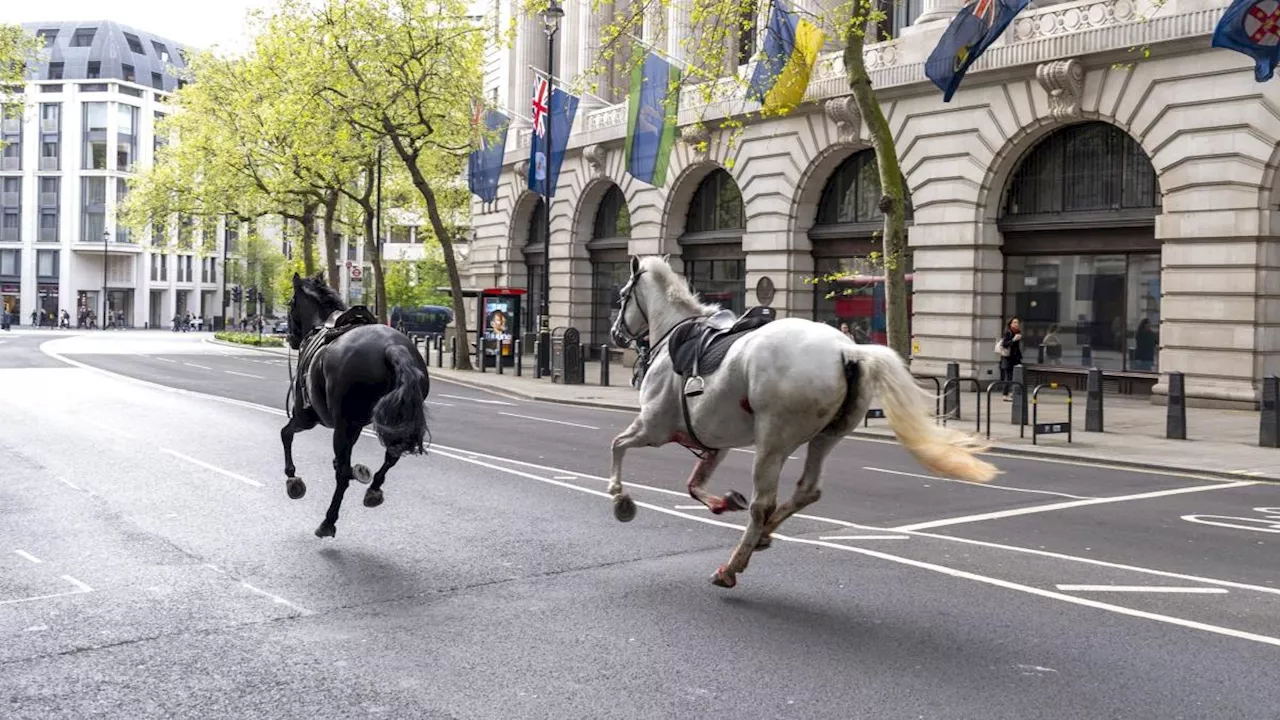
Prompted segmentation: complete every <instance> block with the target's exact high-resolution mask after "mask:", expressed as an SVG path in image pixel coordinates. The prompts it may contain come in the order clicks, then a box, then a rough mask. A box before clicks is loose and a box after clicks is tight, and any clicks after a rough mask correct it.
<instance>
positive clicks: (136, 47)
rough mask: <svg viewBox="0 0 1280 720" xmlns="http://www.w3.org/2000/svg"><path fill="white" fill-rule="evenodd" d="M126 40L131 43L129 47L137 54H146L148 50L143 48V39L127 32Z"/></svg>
mask: <svg viewBox="0 0 1280 720" xmlns="http://www.w3.org/2000/svg"><path fill="white" fill-rule="evenodd" d="M124 41H125V42H127V43H129V49H130V50H131V51H133V52H134V53H135V54H137V55H146V54H147V51H146V50H143V49H142V41H141V40H139V39H138V36H137V35H134V34H133V33H125V34H124Z"/></svg>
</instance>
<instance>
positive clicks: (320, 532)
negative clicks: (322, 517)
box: [316, 522, 338, 538]
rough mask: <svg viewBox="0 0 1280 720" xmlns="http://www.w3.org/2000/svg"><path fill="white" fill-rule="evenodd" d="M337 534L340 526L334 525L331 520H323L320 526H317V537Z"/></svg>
mask: <svg viewBox="0 0 1280 720" xmlns="http://www.w3.org/2000/svg"><path fill="white" fill-rule="evenodd" d="M337 534H338V528H336V527H334V526H333V525H332V524H331V523H329V522H322V523H320V527H318V528H316V537H319V538H326V537H334V536H335V535H337Z"/></svg>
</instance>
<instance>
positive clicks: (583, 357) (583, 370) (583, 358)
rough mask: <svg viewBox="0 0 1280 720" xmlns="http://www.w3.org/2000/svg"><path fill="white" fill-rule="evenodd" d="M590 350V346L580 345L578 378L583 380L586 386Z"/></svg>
mask: <svg viewBox="0 0 1280 720" xmlns="http://www.w3.org/2000/svg"><path fill="white" fill-rule="evenodd" d="M590 349H591V345H590V344H588V343H584V342H579V343H578V377H580V378H582V384H584V385H585V384H586V383H587V351H588V350H590Z"/></svg>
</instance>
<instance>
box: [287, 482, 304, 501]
mask: <svg viewBox="0 0 1280 720" xmlns="http://www.w3.org/2000/svg"><path fill="white" fill-rule="evenodd" d="M284 491H285V492H287V493H289V499H290V500H298V499H300V498H301V497H302V496H303V495H306V494H307V484H306V483H304V482H302V478H296V477H291V478H289V479H288V480H285V481H284Z"/></svg>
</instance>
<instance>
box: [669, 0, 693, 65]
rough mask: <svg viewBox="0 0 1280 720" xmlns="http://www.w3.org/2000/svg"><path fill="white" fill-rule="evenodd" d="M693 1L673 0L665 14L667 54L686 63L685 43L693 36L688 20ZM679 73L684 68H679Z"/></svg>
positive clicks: (691, 23) (691, 25) (691, 24)
mask: <svg viewBox="0 0 1280 720" xmlns="http://www.w3.org/2000/svg"><path fill="white" fill-rule="evenodd" d="M692 2H693V0H674V2H672V3H671V6H670V8H669V9H668V13H667V44H666V49H667V54H668V55H670V56H671V57H673V58H675V59H676V60H678V61H679V62H680V63H684V62H686V60H685V57H686V55H687V53H686V51H685V43H686V42H687V41H688V39H689V37H690V36H691V35H692V34H693V22H692V21H691V20H690V8H691V7H692ZM680 69H681V71H683V70H684V69H685V68H684V67H683V65H681V67H680Z"/></svg>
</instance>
